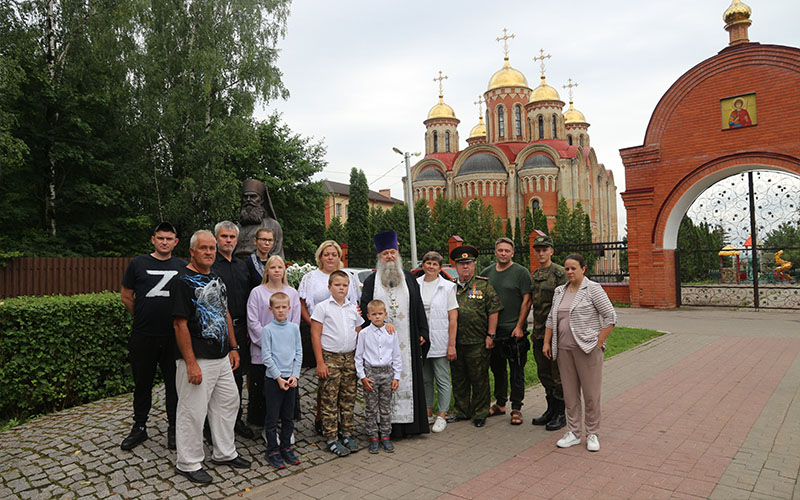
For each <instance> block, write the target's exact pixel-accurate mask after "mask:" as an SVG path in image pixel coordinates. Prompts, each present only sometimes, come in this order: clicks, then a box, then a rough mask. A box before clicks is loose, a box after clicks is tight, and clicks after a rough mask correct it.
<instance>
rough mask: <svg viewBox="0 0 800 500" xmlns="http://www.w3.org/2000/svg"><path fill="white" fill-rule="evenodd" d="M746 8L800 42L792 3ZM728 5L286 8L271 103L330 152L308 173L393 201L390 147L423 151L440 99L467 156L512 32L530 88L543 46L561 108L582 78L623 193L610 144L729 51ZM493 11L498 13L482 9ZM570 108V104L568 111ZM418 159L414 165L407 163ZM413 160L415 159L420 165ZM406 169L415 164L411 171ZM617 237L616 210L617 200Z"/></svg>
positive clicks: (582, 98) (755, 34)
mask: <svg viewBox="0 0 800 500" xmlns="http://www.w3.org/2000/svg"><path fill="white" fill-rule="evenodd" d="M745 3H747V4H748V5H749V6H750V7H751V8H752V9H753V15H752V17H751V20H752V21H753V24H752V26H751V27H750V32H749V33H750V40H751V41H755V42H760V43H764V44H778V45H791V46H798V45H800V31H798V29H797V20H798V18H799V17H800V2H799V1H798V0H769V1H767V0H746V1H745ZM729 4H730V1H729V0H672V1H667V2H665V1H641V0H627V1H621V0H607V1H605V2H597V1H589V0H573V1H572V2H541V1H536V0H527V1H517V0H506V1H504V2H501V3H500V2H499V3H490V2H486V1H481V2H478V1H473V0H460V1H449V0H440V1H438V2H430V1H419V0H404V1H402V2H389V1H385V0H337V1H330V0H294V2H292V9H291V10H292V12H291V16H290V17H289V21H288V30H287V36H286V38H285V39H284V40H283V41H282V42H281V43H280V44H279V48H280V50H281V55H280V60H279V63H278V64H279V66H280V69H281V71H282V72H283V75H284V78H283V81H284V83H285V85H286V87H287V88H288V89H289V91H290V93H291V97H290V98H289V99H288V100H286V101H274V102H271V103H269V104H268V105H267V106H266V107H265V108H264V109H263V110H262V111H261V112H259V113H258V114H257V116H258V117H260V118H263V117H265V116H267V115H268V114H269V113H271V112H273V111H274V110H277V111H279V112H280V113H281V114H282V116H283V120H284V121H285V122H286V123H287V124H288V125H289V126H290V127H291V128H292V130H293V131H294V132H297V133H300V134H302V135H304V136H310V137H314V138H315V139H320V140H322V141H323V142H324V144H325V145H326V147H327V150H328V154H327V161H328V166H327V168H326V169H325V171H324V172H322V173H321V174H320V175H319V176H318V177H319V178H320V179H330V180H334V181H339V182H345V183H347V182H349V174H350V169H351V168H352V167H357V168H359V169H362V170H364V172H365V173H366V176H367V181H368V182H369V186H370V189H373V190H375V191H377V190H379V189H386V188H390V189H391V191H392V196H394V197H395V198H400V199H403V198H404V196H403V189H402V177H403V176H404V175H405V168H404V166H403V164H402V157H401V156H400V155H398V154H396V153H394V152H393V151H392V147H393V146H396V147H398V148H399V149H401V150H404V151H409V152H412V153H414V152H424V143H423V137H424V133H425V127H424V125H423V124H422V122H423V120H425V118H426V117H427V114H428V111H429V110H430V108H431V107H432V106H433V105H434V104H436V102H437V99H438V83H436V82H434V81H433V78H434V77H435V76H437V74H438V71H439V70H442V71H443V72H444V74H445V75H447V76H448V79H447V80H445V81H444V100H445V102H446V103H447V104H449V105H450V106H452V107H453V109H454V110H455V113H456V116H457V117H458V118H459V119H460V120H461V123H460V124H459V127H458V131H459V135H460V136H461V142H460V144H459V147H460V149H464V148H465V147H466V146H467V144H466V139H467V137H468V136H469V131H470V129H471V128H472V127H473V126H474V125H475V124H477V122H478V109H477V107H476V106H475V105H474V104H473V103H474V102H475V101H476V100H477V98H478V96H479V95H482V94H483V92H485V91H486V89H487V84H488V82H489V78H490V77H491V76H492V74H493V73H494V72H495V71H497V70H498V69H500V68H501V67H502V64H503V46H502V43H500V42H497V41H496V38H497V37H500V36H502V34H503V32H502V31H503V28H508V30H509V33H513V34H514V35H515V38H514V39H512V40H510V41H509V46H510V62H511V65H512V66H513V67H514V68H516V69H518V70H520V71H522V73H523V74H524V75H525V76H526V77H527V79H528V84H529V86H530V87H531V88H533V87H535V86H536V85H538V83H539V69H538V68H539V66H538V64H537V63H535V62H534V61H533V60H532V58H533V57H534V56H536V55H538V54H539V49H540V48H543V49H544V50H545V52H546V53H548V54H551V55H552V57H551V58H550V59H549V60H547V62H546V65H547V68H546V75H547V82H548V84H550V85H551V86H553V87H555V88H556V90H558V91H559V93H560V95H561V100H563V101H564V102H565V103H566V102H567V101H568V100H569V98H568V93H567V91H566V89H563V88H562V85H564V84H566V83H567V79H568V78H572V79H573V81H576V82H578V87H577V88H575V89H574V98H575V108H576V109H578V110H580V111H582V112H583V113H584V115H586V119H587V121H588V122H589V123H590V124H591V127H590V128H589V134H590V136H591V144H592V146H593V147H594V149H595V151H596V152H597V159H598V161H599V162H600V163H603V164H604V165H605V167H606V168H610V169H611V170H612V171H613V172H614V178H615V181H616V184H617V189H618V191H617V192H618V194H619V193H621V192H623V191H624V190H625V173H624V168H623V166H622V161H621V160H620V157H619V149H620V148H625V147H630V146H638V145H641V143H642V141H643V139H644V133H645V129H646V128H647V124H648V122H649V120H650V115H651V114H652V112H653V109H654V108H655V106H656V104H657V103H658V101H659V99H660V98H661V96H662V95H663V94H664V93H665V92H666V91H667V89H668V88H669V87H670V86H671V85H672V83H673V82H674V81H675V80H676V79H677V78H679V77H680V76H681V75H682V74H683V73H685V72H686V71H688V70H689V69H690V68H692V67H693V66H695V65H696V64H698V63H699V62H701V61H703V60H705V59H707V58H709V57H711V56H713V55H715V54H716V53H717V52H719V51H720V50H721V49H723V48H724V47H725V46H727V43H728V33H727V32H726V31H725V30H724V22H723V20H722V14H723V12H724V11H725V9H726V8H727V7H728V5H729ZM492 5H498V6H499V7H496V8H494V7H492ZM564 109H565V110H566V109H567V108H566V106H565V108H564ZM417 159H418V158H417ZM417 159H414V161H416V160H417ZM414 161H412V164H413V163H414ZM618 215H619V225H620V231H621V232H620V235H622V229H623V228H624V226H625V210H624V207H623V204H622V201H621V199H620V197H619V196H618Z"/></svg>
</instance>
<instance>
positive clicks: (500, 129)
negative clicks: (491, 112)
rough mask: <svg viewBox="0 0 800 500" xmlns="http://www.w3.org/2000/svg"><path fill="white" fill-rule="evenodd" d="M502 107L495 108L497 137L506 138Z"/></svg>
mask: <svg viewBox="0 0 800 500" xmlns="http://www.w3.org/2000/svg"><path fill="white" fill-rule="evenodd" d="M503 111H504V110H503V106H497V136H498V137H505V136H506V117H505V113H503Z"/></svg>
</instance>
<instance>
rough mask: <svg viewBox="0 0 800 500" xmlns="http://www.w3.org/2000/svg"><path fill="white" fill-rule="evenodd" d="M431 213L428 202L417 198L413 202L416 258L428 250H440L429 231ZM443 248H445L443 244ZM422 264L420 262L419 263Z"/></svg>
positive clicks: (419, 257) (420, 257)
mask: <svg viewBox="0 0 800 500" xmlns="http://www.w3.org/2000/svg"><path fill="white" fill-rule="evenodd" d="M432 218H433V214H432V213H431V208H430V207H429V206H428V202H427V201H426V200H424V199H419V200H417V202H416V203H415V204H414V225H415V227H416V232H417V258H418V259H422V256H423V255H425V253H426V252H428V251H430V250H436V251H437V252H441V251H442V247H437V246H436V238H435V237H434V235H433V234H432V233H431V227H432ZM444 248H447V246H445V247H444ZM419 264H420V265H422V262H420V263H419Z"/></svg>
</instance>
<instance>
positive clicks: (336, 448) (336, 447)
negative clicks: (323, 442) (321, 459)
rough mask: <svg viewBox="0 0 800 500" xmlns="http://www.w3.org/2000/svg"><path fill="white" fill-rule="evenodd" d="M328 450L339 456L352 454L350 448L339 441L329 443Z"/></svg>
mask: <svg viewBox="0 0 800 500" xmlns="http://www.w3.org/2000/svg"><path fill="white" fill-rule="evenodd" d="M328 450H330V451H331V453H333V454H334V455H336V456H337V457H346V456H347V455H349V454H350V449H349V448H348V447H347V446H345V445H343V444H342V443H340V442H339V441H331V442H330V443H328Z"/></svg>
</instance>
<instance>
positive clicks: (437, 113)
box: [428, 94, 456, 120]
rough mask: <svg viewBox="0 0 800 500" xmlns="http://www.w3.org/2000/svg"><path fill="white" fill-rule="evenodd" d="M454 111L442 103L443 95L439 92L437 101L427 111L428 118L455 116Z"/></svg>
mask: <svg viewBox="0 0 800 500" xmlns="http://www.w3.org/2000/svg"><path fill="white" fill-rule="evenodd" d="M455 117H456V112H455V111H453V108H451V107H450V106H448V105H447V104H445V103H444V96H443V95H442V94H439V102H438V103H437V104H436V106H434V107H432V108H431V110H430V111H428V120H430V119H431V118H455Z"/></svg>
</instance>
